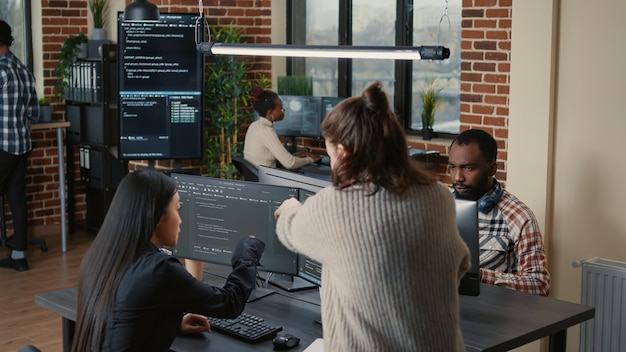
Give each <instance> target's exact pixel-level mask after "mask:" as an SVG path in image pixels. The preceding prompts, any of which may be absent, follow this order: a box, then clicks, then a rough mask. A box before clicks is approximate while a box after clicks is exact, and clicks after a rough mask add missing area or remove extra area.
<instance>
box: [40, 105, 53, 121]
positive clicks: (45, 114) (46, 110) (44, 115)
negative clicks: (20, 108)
mask: <svg viewBox="0 0 626 352" xmlns="http://www.w3.org/2000/svg"><path fill="white" fill-rule="evenodd" d="M50 121H52V106H50V105H45V106H39V122H50Z"/></svg>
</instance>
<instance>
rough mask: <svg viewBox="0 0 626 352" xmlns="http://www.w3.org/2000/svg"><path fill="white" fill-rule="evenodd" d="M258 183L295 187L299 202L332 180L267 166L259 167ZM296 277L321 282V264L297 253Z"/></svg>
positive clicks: (315, 282)
mask: <svg viewBox="0 0 626 352" xmlns="http://www.w3.org/2000/svg"><path fill="white" fill-rule="evenodd" d="M259 183H263V184H268V185H276V186H284V187H297V188H298V200H299V201H300V202H301V203H304V202H306V200H307V199H308V198H309V197H311V196H312V195H314V194H315V193H317V192H318V191H319V190H321V189H323V188H325V187H328V186H331V185H332V182H330V181H328V180H323V179H320V178H315V177H309V176H306V175H303V174H299V173H296V172H293V171H288V170H283V169H275V168H271V167H267V166H260V167H259ZM297 276H298V277H300V278H302V279H305V280H307V281H309V282H311V283H313V284H315V285H317V286H321V284H322V265H321V264H320V263H319V262H317V261H315V260H313V259H311V258H309V257H307V256H306V255H303V254H299V255H298V274H297Z"/></svg>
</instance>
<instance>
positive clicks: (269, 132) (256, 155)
mask: <svg viewBox="0 0 626 352" xmlns="http://www.w3.org/2000/svg"><path fill="white" fill-rule="evenodd" d="M250 100H252V102H253V106H254V110H255V111H256V112H257V113H258V114H259V116H260V118H259V119H258V120H257V121H254V122H253V123H251V124H250V127H248V131H247V132H246V140H245V142H244V146H243V157H244V159H246V160H248V161H249V162H251V163H252V164H253V165H254V166H256V167H259V166H260V165H264V166H271V167H276V161H277V160H278V161H279V162H280V164H281V165H282V166H283V167H284V168H286V169H289V170H293V169H299V168H301V167H303V166H306V165H309V164H313V163H314V162H318V161H320V160H321V157H320V156H319V155H316V154H312V153H307V152H305V153H302V154H301V155H299V156H293V155H291V153H289V152H288V151H287V149H285V147H284V146H283V144H282V143H281V141H280V139H279V138H278V135H277V134H276V131H275V130H274V129H273V128H272V126H273V125H274V123H275V122H276V121H280V120H282V119H283V118H285V113H284V112H283V102H282V101H281V100H280V97H279V96H278V94H276V93H274V92H272V91H271V90H267V89H266V90H264V89H263V88H261V87H259V86H254V87H252V89H250Z"/></svg>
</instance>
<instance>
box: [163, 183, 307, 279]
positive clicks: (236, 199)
mask: <svg viewBox="0 0 626 352" xmlns="http://www.w3.org/2000/svg"><path fill="white" fill-rule="evenodd" d="M171 177H172V178H173V179H174V181H175V182H176V185H177V187H178V193H179V195H180V201H181V208H180V216H181V219H182V224H181V227H180V230H181V231H180V233H181V235H180V237H179V239H178V244H177V246H176V247H174V248H173V251H172V253H173V254H174V255H175V256H177V257H182V258H188V259H194V260H199V261H203V262H207V263H214V264H220V265H226V266H230V265H231V261H230V260H231V256H232V253H233V251H234V249H235V247H236V245H237V243H238V242H239V240H240V239H241V238H243V237H246V236H249V235H255V236H256V237H257V238H259V239H260V240H261V241H263V242H264V243H265V251H264V252H263V257H262V258H261V264H262V266H259V267H258V270H260V271H267V272H272V273H279V274H288V275H297V272H298V263H297V261H298V257H297V254H296V253H294V252H291V251H289V250H288V249H287V248H285V246H283V245H282V243H280V241H279V240H278V237H277V236H276V220H275V219H274V211H275V210H276V209H277V208H278V207H279V206H280V205H281V204H282V202H283V201H284V200H286V199H288V198H290V197H296V198H297V197H298V189H297V188H294V187H279V186H272V185H266V184H260V183H257V182H247V181H239V180H226V179H219V178H212V177H204V176H194V175H185V174H175V173H174V174H172V175H171Z"/></svg>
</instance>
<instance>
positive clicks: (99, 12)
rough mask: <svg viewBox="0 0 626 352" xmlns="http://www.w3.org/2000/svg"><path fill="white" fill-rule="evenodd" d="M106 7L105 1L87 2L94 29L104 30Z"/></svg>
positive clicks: (94, 0)
mask: <svg viewBox="0 0 626 352" xmlns="http://www.w3.org/2000/svg"><path fill="white" fill-rule="evenodd" d="M107 5H108V2H107V0H89V11H91V18H92V19H93V27H94V28H104V25H105V15H106V11H107Z"/></svg>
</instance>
